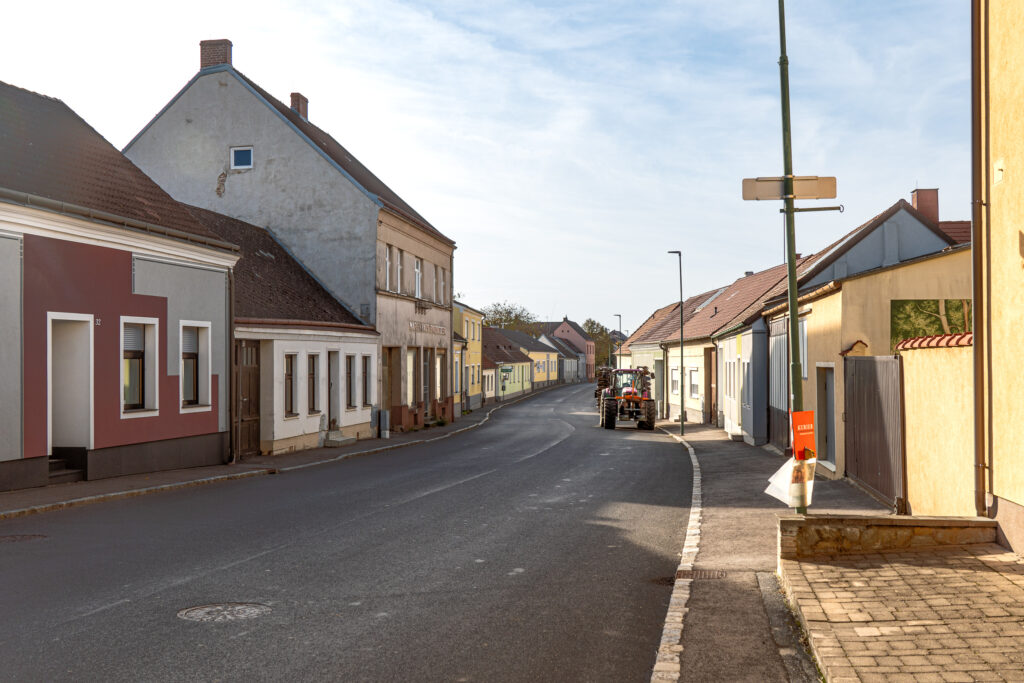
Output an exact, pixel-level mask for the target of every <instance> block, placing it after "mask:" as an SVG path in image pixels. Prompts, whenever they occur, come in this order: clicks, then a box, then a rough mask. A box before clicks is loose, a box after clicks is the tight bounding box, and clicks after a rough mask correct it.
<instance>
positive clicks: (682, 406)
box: [668, 251, 686, 436]
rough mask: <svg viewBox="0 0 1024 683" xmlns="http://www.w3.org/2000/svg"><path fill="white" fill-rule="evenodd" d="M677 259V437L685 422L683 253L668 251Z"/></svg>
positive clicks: (681, 431)
mask: <svg viewBox="0 0 1024 683" xmlns="http://www.w3.org/2000/svg"><path fill="white" fill-rule="evenodd" d="M668 253H670V254H675V255H676V256H678V257H679V436H682V435H683V423H684V422H686V403H685V401H686V399H684V398H683V396H684V394H683V252H681V251H669V252H668Z"/></svg>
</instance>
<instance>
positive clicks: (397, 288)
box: [395, 249, 405, 294]
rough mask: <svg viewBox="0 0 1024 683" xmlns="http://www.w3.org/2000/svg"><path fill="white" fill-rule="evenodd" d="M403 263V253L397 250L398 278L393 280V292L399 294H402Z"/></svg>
mask: <svg viewBox="0 0 1024 683" xmlns="http://www.w3.org/2000/svg"><path fill="white" fill-rule="evenodd" d="M404 263H405V252H404V251H402V250H401V249H399V250H398V264H397V269H398V277H397V278H395V291H396V292H398V293H399V294H401V293H402V265H403V264H404Z"/></svg>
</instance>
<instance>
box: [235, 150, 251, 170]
mask: <svg viewBox="0 0 1024 683" xmlns="http://www.w3.org/2000/svg"><path fill="white" fill-rule="evenodd" d="M247 168H252V147H232V148H231V170H234V171H238V170H243V169H247Z"/></svg>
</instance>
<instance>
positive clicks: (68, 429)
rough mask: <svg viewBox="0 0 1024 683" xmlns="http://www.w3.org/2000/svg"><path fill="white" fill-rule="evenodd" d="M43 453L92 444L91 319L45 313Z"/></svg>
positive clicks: (51, 453)
mask: <svg viewBox="0 0 1024 683" xmlns="http://www.w3.org/2000/svg"><path fill="white" fill-rule="evenodd" d="M47 318H48V319H49V323H50V324H49V329H48V330H47V340H46V341H47V344H46V346H47V349H46V350H47V373H46V396H47V413H48V419H47V428H48V429H47V432H48V433H47V455H54V454H55V453H54V452H55V451H57V452H65V451H68V450H74V451H76V452H78V453H82V452H83V451H85V450H86V449H91V448H92V447H93V443H92V440H93V400H92V398H93V367H92V358H93V318H92V316H91V315H82V314H75V313H48V314H47Z"/></svg>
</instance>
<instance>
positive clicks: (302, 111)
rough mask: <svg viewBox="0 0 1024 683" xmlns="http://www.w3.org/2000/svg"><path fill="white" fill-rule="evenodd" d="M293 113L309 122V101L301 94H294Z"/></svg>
mask: <svg viewBox="0 0 1024 683" xmlns="http://www.w3.org/2000/svg"><path fill="white" fill-rule="evenodd" d="M292 111H294V112H295V113H296V114H298V115H299V116H301V117H302V118H303V119H305V120H307V121H308V120H309V100H307V99H306V98H305V97H303V95H302V93H300V92H293V93H292Z"/></svg>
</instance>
